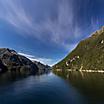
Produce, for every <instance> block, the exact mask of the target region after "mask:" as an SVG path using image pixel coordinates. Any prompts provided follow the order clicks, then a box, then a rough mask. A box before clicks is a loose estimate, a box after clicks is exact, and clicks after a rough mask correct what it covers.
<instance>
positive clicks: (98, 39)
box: [53, 27, 104, 71]
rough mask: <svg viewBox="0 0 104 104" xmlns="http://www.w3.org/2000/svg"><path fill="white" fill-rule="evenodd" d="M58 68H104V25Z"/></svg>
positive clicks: (60, 63)
mask: <svg viewBox="0 0 104 104" xmlns="http://www.w3.org/2000/svg"><path fill="white" fill-rule="evenodd" d="M53 69H54V71H55V70H56V69H71V70H83V69H84V70H89V69H90V70H104V27H103V28H102V29H101V30H99V31H96V32H95V33H93V34H92V35H91V37H89V38H87V39H85V40H82V41H81V42H80V43H79V44H78V46H77V47H76V48H75V49H74V50H73V51H72V52H71V53H70V54H69V55H67V57H65V58H64V59H63V60H62V61H60V62H59V63H58V64H56V65H55V66H53Z"/></svg>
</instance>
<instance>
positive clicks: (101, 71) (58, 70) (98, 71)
mask: <svg viewBox="0 0 104 104" xmlns="http://www.w3.org/2000/svg"><path fill="white" fill-rule="evenodd" d="M56 71H57V72H62V69H56ZM66 71H68V72H76V71H78V72H88V73H104V70H71V69H66Z"/></svg>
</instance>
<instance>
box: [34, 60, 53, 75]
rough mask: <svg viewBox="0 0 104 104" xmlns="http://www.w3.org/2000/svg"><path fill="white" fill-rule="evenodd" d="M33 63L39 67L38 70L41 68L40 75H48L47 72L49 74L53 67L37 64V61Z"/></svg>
mask: <svg viewBox="0 0 104 104" xmlns="http://www.w3.org/2000/svg"><path fill="white" fill-rule="evenodd" d="M33 63H35V64H36V65H37V66H38V68H39V74H42V73H44V72H46V73H47V72H49V70H51V67H50V66H48V65H44V64H42V63H40V62H37V61H33Z"/></svg>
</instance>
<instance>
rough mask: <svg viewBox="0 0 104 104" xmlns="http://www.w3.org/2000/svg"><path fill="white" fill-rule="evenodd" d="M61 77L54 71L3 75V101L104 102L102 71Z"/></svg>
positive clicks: (50, 103)
mask: <svg viewBox="0 0 104 104" xmlns="http://www.w3.org/2000/svg"><path fill="white" fill-rule="evenodd" d="M61 77H63V78H61ZM61 77H58V76H56V75H54V74H53V73H49V74H44V75H40V76H22V77H21V76H18V77H15V76H12V77H10V75H3V76H1V77H0V104H104V75H103V74H97V73H96V74H94V73H89V74H88V73H83V74H82V73H78V72H76V73H69V74H67V75H66V76H65V75H61ZM64 78H65V79H64Z"/></svg>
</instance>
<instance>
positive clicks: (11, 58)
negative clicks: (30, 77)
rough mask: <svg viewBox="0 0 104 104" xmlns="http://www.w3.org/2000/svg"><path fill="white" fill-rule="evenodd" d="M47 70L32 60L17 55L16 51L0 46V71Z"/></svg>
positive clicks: (33, 72) (32, 71) (28, 71)
mask: <svg viewBox="0 0 104 104" xmlns="http://www.w3.org/2000/svg"><path fill="white" fill-rule="evenodd" d="M43 70H44V72H45V70H47V68H46V67H45V65H44V69H42V68H40V67H39V65H38V64H36V63H34V62H32V61H31V60H29V59H28V58H26V57H25V56H22V55H19V54H18V53H17V52H16V51H14V50H11V49H8V48H0V73H2V72H5V71H9V72H24V73H31V74H36V73H40V72H41V73H43Z"/></svg>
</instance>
